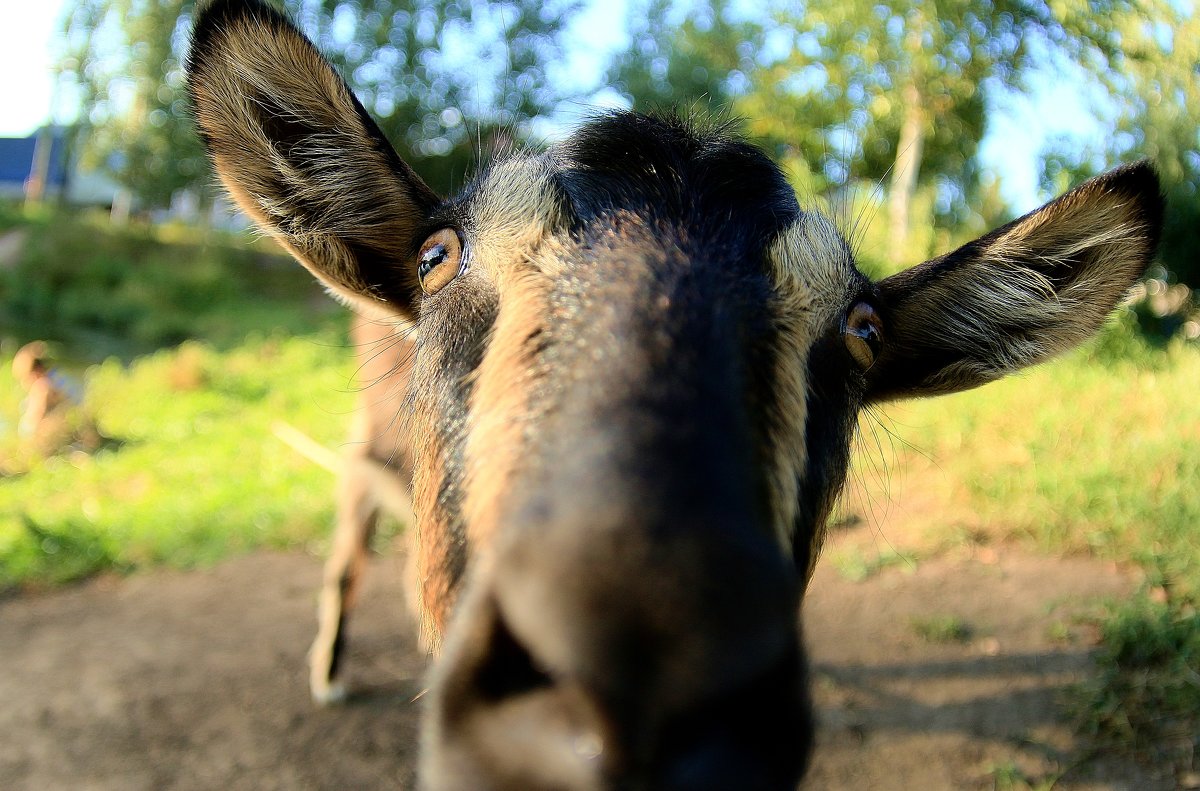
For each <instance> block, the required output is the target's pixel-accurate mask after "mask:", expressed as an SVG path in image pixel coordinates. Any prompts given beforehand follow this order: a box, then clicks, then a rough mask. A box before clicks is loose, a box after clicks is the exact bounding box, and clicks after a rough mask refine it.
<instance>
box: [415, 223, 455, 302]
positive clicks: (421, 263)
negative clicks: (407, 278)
mask: <svg viewBox="0 0 1200 791" xmlns="http://www.w3.org/2000/svg"><path fill="white" fill-rule="evenodd" d="M462 271H463V255H462V242H461V241H460V240H459V238H458V233H457V232H456V231H454V230H453V229H451V228H443V229H441V230H440V231H436V232H435V233H433V234H431V235H430V237H429V238H428V239H426V240H425V244H423V245H421V252H420V253H418V254H417V280H418V281H419V282H420V283H421V290H422V291H424V292H425V293H426V294H436V293H437V292H438V291H440V290H441V289H442V287H443V286H445V285H446V284H447V283H449V282H450V281H451V280H453V279H454V278H456V277H458V276H459V274H461V273H462Z"/></svg>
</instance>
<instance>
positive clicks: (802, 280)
mask: <svg viewBox="0 0 1200 791" xmlns="http://www.w3.org/2000/svg"><path fill="white" fill-rule="evenodd" d="M768 257H769V259H770V261H771V262H772V265H773V266H772V273H773V276H774V278H773V279H774V281H775V282H774V285H775V289H776V291H777V297H776V299H777V304H776V315H777V316H778V319H777V321H778V324H779V329H780V332H781V333H782V336H783V343H782V344H781V349H782V353H781V354H780V356H779V360H778V362H777V364H776V365H777V370H776V374H775V377H776V378H775V381H776V386H777V387H778V388H779V390H778V392H777V400H778V403H779V414H778V415H776V416H775V427H776V431H777V436H776V437H775V449H776V450H775V464H774V468H773V470H772V483H773V484H774V486H773V487H772V504H773V508H772V511H773V516H774V524H775V529H776V534H777V535H778V538H779V542H780V545H781V546H782V547H785V548H786V549H787V550H788V551H789V552H790V551H791V547H792V543H793V541H794V540H795V536H794V535H793V531H794V526H795V523H796V512H797V505H798V497H799V486H800V483H801V482H802V481H803V477H804V469H805V465H806V464H807V462H808V456H807V447H806V445H805V441H804V426H805V420H806V418H807V415H808V386H809V383H808V354H809V349H810V348H811V346H812V343H813V340H814V337H815V334H816V332H817V330H818V328H820V327H822V326H824V324H825V323H827V322H828V321H829V320H830V317H831V316H833V315H835V314H836V313H838V312H839V311H842V310H845V307H846V302H847V299H848V296H849V295H848V293H847V292H848V280H847V273H848V272H850V271H852V269H853V266H854V264H853V261H852V259H851V257H850V252H849V250H848V249H847V247H846V242H845V240H844V239H843V238H842V236H841V234H840V233H838V231H837V228H836V227H835V226H834V225H833V223H832V222H830V221H829V220H828V219H827V218H825V217H823V216H822V215H820V214H804V215H801V217H800V218H799V219H798V220H797V221H796V222H795V223H793V224H792V225H791V226H790V227H789V228H787V229H786V230H785V231H784V232H783V233H782V234H780V236H779V238H778V239H776V241H775V243H774V244H773V245H772V246H771V250H770V252H769V256H768ZM823 542H824V532H823V531H821V532H818V533H817V534H815V535H814V536H813V537H812V542H811V546H810V551H809V559H810V561H809V569H807V570H806V572H805V576H806V577H809V576H811V574H812V568H813V566H814V565H815V563H816V559H817V556H818V554H819V552H820V547H821V545H822V543H823Z"/></svg>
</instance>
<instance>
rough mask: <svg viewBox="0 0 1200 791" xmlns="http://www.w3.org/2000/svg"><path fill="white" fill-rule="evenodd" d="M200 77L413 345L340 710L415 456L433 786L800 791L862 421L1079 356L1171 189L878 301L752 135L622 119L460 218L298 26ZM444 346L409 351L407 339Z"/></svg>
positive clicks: (245, 144)
mask: <svg viewBox="0 0 1200 791" xmlns="http://www.w3.org/2000/svg"><path fill="white" fill-rule="evenodd" d="M189 72H190V77H189V85H190V89H191V92H192V95H193V98H194V100H195V102H196V106H197V119H198V122H199V125H200V127H201V130H202V133H203V135H204V138H205V140H206V142H207V144H208V146H209V150H210V152H211V154H212V157H213V160H214V163H215V165H216V167H217V171H218V173H219V174H220V176H221V178H222V180H223V182H224V183H225V184H226V186H227V188H228V189H229V191H230V193H231V194H232V195H233V196H234V198H235V199H236V200H237V201H238V202H239V204H240V205H242V207H243V208H244V209H245V210H246V211H247V212H248V213H249V214H250V215H251V216H252V217H254V218H255V220H256V221H257V222H259V223H260V225H262V226H263V227H264V228H266V229H267V230H268V231H270V232H272V233H275V234H276V235H277V236H279V237H280V238H281V240H282V241H283V242H284V244H285V245H286V246H288V248H289V249H290V250H292V252H293V253H294V254H295V255H296V257H297V258H298V259H299V260H300V261H301V263H303V264H304V265H305V266H306V267H308V268H309V269H310V270H311V271H313V272H314V274H316V275H317V277H319V278H320V279H321V280H322V281H324V282H325V283H326V284H327V285H328V286H329V287H330V289H331V291H333V292H334V293H335V295H337V296H339V298H341V299H343V300H344V301H347V302H350V303H351V304H354V305H355V306H357V307H358V308H360V309H361V310H363V311H365V312H367V314H368V315H370V316H372V317H375V318H377V319H382V320H383V321H385V322H390V323H391V325H393V326H394V328H393V326H389V325H387V324H374V325H372V324H368V323H363V322H360V323H358V324H357V325H356V333H362V332H366V331H373V332H375V340H374V341H371V342H367V344H366V345H365V346H364V347H363V348H364V349H365V350H367V351H366V352H365V353H364V357H363V359H364V361H365V363H364V375H365V378H367V379H371V378H377V379H379V380H380V384H379V385H376V388H380V387H382V389H383V391H386V392H385V395H386V396H387V397H386V398H375V395H374V394H375V393H379V392H380V390H379V389H375V390H374V391H372V390H371V389H368V390H367V391H366V392H367V395H366V397H365V401H364V402H365V404H366V407H365V414H364V417H363V418H362V419H361V420H360V424H359V427H358V429H356V434H357V436H358V438H359V439H360V440H363V445H362V446H360V447H359V449H358V450H357V451H356V452H357V453H359V454H361V455H362V456H363V457H364V458H365V459H367V460H368V461H369V462H370V465H368V466H366V467H364V466H362V465H359V466H358V467H355V466H354V465H348V466H347V468H346V469H347V477H346V479H345V480H344V481H343V486H342V504H341V506H340V507H339V512H340V516H339V528H338V530H339V537H338V538H337V539H336V540H335V551H334V556H333V558H331V560H330V564H329V566H327V571H326V580H325V593H324V594H323V614H322V627H321V634H320V635H319V636H318V640H317V643H316V644H314V650H313V656H314V660H313V689H314V694H315V695H316V696H317V697H318V698H324V699H327V698H328V697H331V695H330V694H329V692H330V688H329V686H328V684H329V682H330V681H331V677H330V676H331V673H332V669H333V666H334V665H335V664H336V656H337V652H336V647H337V645H338V644H339V639H340V636H341V635H342V632H341V631H340V630H341V626H342V622H343V621H344V619H345V615H346V613H347V611H348V607H349V606H350V605H351V604H352V602H353V598H354V592H355V587H356V584H357V578H358V569H359V567H360V566H361V557H362V552H363V551H364V547H365V540H366V537H367V536H369V532H370V524H371V523H372V521H373V519H374V516H375V514H376V512H377V510H378V507H379V503H380V501H381V498H380V497H379V494H378V492H377V491H375V490H373V488H372V486H371V485H367V484H364V482H363V480H365V479H363V480H359V479H357V478H356V477H355V475H356V474H360V473H361V474H364V475H366V476H367V477H368V478H369V477H370V476H372V475H376V474H377V473H378V471H379V469H380V467H381V465H387V464H388V462H391V461H394V460H395V459H402V460H403V462H402V464H401V465H400V466H401V469H403V470H405V471H407V469H408V465H409V464H411V470H412V476H411V477H412V505H413V511H414V514H415V525H414V528H415V529H414V531H413V535H414V540H415V542H416V547H415V549H414V557H415V559H416V577H417V578H418V579H417V582H416V585H415V586H414V587H415V591H416V597H417V610H418V616H419V618H420V621H421V632H422V636H423V639H424V641H425V642H426V644H427V645H428V646H429V647H430V649H431V650H433V651H436V652H439V653H440V654H441V659H440V660H439V663H438V667H437V669H436V671H435V673H434V676H433V678H432V681H431V694H430V695H429V698H428V700H429V703H428V706H429V709H428V716H427V719H426V725H425V744H424V752H423V758H422V767H423V777H424V779H423V782H424V783H425V784H426V787H428V788H430V789H457V788H475V787H479V788H484V787H486V788H496V789H540V788H570V789H585V788H605V789H609V788H625V787H663V786H665V785H666V784H667V780H666V778H668V777H672V778H674V777H677V776H692V777H694V776H695V773H696V772H697V771H698V770H697V769H696V768H695V767H696V766H703V767H707V768H706V769H705V770H704V773H703V774H704V777H705V778H706V780H705V782H707V783H708V784H709V785H706V786H704V787H706V788H707V787H713V786H712V784H713V783H716V784H717V786H720V785H721V783H722V782H724V783H726V785H728V783H730V782H733V781H732V780H730V779H729V778H734V777H736V778H738V782H739V783H750V784H751V786H753V787H754V788H760V787H761V788H782V787H785V786H786V784H787V783H789V782H793V781H794V780H795V779H796V777H797V776H798V775H799V774H800V773H801V772H802V771H803V768H804V765H805V761H806V759H807V750H808V747H807V745H808V743H809V740H810V739H811V724H810V721H809V712H808V706H807V698H806V693H805V691H804V683H805V678H806V677H805V667H804V660H803V649H802V646H801V645H800V644H799V641H798V639H797V637H796V633H795V632H796V624H795V605H796V597H797V596H799V595H800V594H801V593H802V591H803V589H804V587H805V585H806V584H807V580H808V579H809V577H810V576H811V571H812V567H813V564H814V563H815V559H816V557H817V556H818V554H819V551H820V547H821V544H822V542H823V539H824V535H825V521H826V518H827V516H828V512H829V509H830V506H831V504H832V502H833V500H834V498H835V497H836V496H837V493H838V491H839V489H840V487H841V484H842V481H843V479H844V476H845V472H846V466H847V456H848V452H849V442H850V435H851V432H852V430H853V429H852V427H853V425H854V416H855V414H856V412H857V410H858V409H859V408H860V407H862V406H863V405H865V404H869V403H871V402H874V401H880V400H884V399H888V398H898V397H911V396H922V395H933V394H938V393H942V392H949V391H952V390H958V389H964V388H967V387H973V386H976V385H978V384H982V383H984V382H986V381H989V380H991V379H994V378H997V377H999V376H1002V375H1004V374H1006V373H1008V372H1010V371H1013V370H1016V369H1018V368H1021V367H1024V366H1026V365H1030V364H1033V363H1035V362H1039V361H1041V360H1043V359H1045V358H1047V357H1049V356H1051V355H1053V354H1056V353H1058V352H1061V351H1063V350H1064V349H1066V348H1069V347H1071V346H1073V345H1075V344H1077V343H1078V342H1079V341H1080V340H1082V339H1083V338H1085V337H1087V336H1088V335H1090V334H1091V333H1092V332H1094V331H1095V329H1096V328H1097V327H1098V326H1099V324H1100V323H1101V322H1102V321H1103V319H1104V317H1105V316H1106V315H1107V314H1108V313H1109V311H1111V309H1112V308H1113V306H1114V305H1115V304H1116V302H1117V301H1118V300H1119V299H1120V297H1121V295H1122V294H1123V293H1124V291H1125V289H1126V288H1128V286H1129V285H1130V283H1131V282H1132V281H1133V280H1134V279H1135V278H1136V277H1137V276H1138V275H1139V273H1140V272H1141V271H1143V269H1144V268H1145V266H1146V264H1147V261H1148V259H1149V257H1150V256H1151V254H1152V252H1153V248H1154V242H1155V238H1156V236H1157V233H1158V223H1159V213H1160V212H1161V206H1160V205H1159V203H1158V197H1157V181H1156V179H1155V177H1154V175H1153V173H1152V172H1151V171H1150V170H1149V168H1147V167H1145V166H1133V167H1129V168H1125V169H1122V170H1118V171H1115V172H1114V173H1112V174H1109V175H1107V176H1104V177H1100V178H1099V179H1096V180H1093V181H1091V182H1088V183H1086V184H1085V185H1083V186H1082V187H1080V188H1078V189H1076V190H1074V191H1072V192H1071V193H1069V194H1068V195H1066V196H1064V197H1063V198H1061V199H1059V200H1058V201H1055V202H1053V203H1050V204H1048V205H1047V206H1045V207H1043V208H1042V209H1039V210H1038V211H1036V212H1033V213H1031V214H1030V215H1028V216H1026V217H1024V218H1021V219H1019V220H1017V221H1014V222H1013V223H1010V224H1009V225H1007V226H1005V227H1004V228H1001V229H998V230H997V231H995V232H993V233H992V234H989V235H987V236H985V237H983V238H981V239H979V240H977V241H975V242H972V243H970V244H968V245H965V246H964V247H962V248H960V249H959V250H956V251H954V252H952V253H949V254H947V255H945V256H942V257H940V258H937V259H934V260H932V261H929V262H926V263H925V264H922V265H920V266H918V267H915V268H913V269H911V270H909V271H907V272H903V273H900V274H899V275H896V276H893V277H890V278H887V279H885V280H883V281H881V282H879V283H876V284H872V283H870V282H869V281H867V279H866V278H865V277H863V276H862V275H861V274H860V273H859V272H858V271H857V269H856V268H855V266H854V262H853V257H852V255H851V252H850V248H849V245H848V244H847V243H846V241H845V240H844V239H843V238H842V237H841V235H840V234H839V233H838V232H837V230H836V228H835V227H834V226H833V224H832V223H830V222H829V221H828V220H826V219H824V218H822V217H820V216H819V215H817V214H815V213H804V212H801V211H800V210H799V209H798V207H796V206H795V199H794V196H792V195H791V194H790V191H789V192H788V194H787V195H782V194H780V192H779V190H780V186H779V185H780V184H782V176H781V175H780V174H779V172H778V170H777V169H776V168H774V166H773V165H770V164H769V163H767V162H766V160H765V158H764V157H762V156H761V154H757V153H753V152H751V151H749V150H748V147H746V146H743V145H741V144H739V143H737V142H736V141H732V140H731V139H730V138H728V137H727V136H724V135H723V133H722V132H720V131H716V132H712V131H710V132H704V131H696V130H693V129H689V128H686V127H685V126H683V125H681V124H678V123H672V122H670V121H661V120H656V119H652V118H647V117H642V116H636V115H632V114H630V115H625V116H611V117H609V118H608V119H601V120H600V121H597V122H596V124H595V125H594V126H593V127H590V128H589V130H585V133H581V134H580V135H578V136H576V137H573V138H572V139H571V140H569V141H567V142H565V143H564V144H562V145H561V146H559V147H556V148H555V149H554V150H553V151H552V152H551V153H549V154H547V155H544V156H543V155H536V154H520V155H514V156H511V157H509V158H507V159H505V160H504V161H502V162H499V163H497V164H495V165H494V166H493V167H492V168H491V169H490V170H489V171H487V172H486V173H485V174H484V175H483V176H482V177H481V179H480V181H479V182H478V184H476V185H475V187H474V188H473V189H472V190H470V191H469V192H468V193H467V194H466V195H465V196H463V197H462V198H460V199H459V200H457V201H453V202H448V203H439V202H438V200H437V199H436V198H435V197H434V196H433V195H432V193H431V192H429V190H428V189H427V188H426V187H425V186H424V185H423V184H421V182H420V181H419V179H417V178H416V176H415V175H414V174H413V173H412V171H411V170H410V169H409V168H408V166H407V165H404V164H403V163H402V162H400V160H399V159H398V158H396V157H395V155H394V153H392V152H391V149H390V147H389V146H388V145H387V142H386V141H384V140H383V139H382V136H381V135H379V134H378V130H377V129H376V128H375V127H374V124H373V122H371V121H370V119H369V117H367V115H366V114H365V112H364V111H363V110H362V108H361V106H359V105H358V103H357V102H356V101H355V100H354V98H353V96H352V95H351V94H350V92H349V90H348V89H347V88H346V87H345V84H344V83H343V82H342V81H341V80H340V79H339V78H338V77H337V76H336V74H335V73H334V72H333V70H332V68H330V67H329V66H328V65H327V64H326V63H325V62H324V61H322V60H321V59H320V57H319V55H318V54H317V53H316V51H315V49H313V48H312V46H311V45H310V44H308V43H307V42H306V41H305V40H304V39H303V38H302V37H301V36H300V35H299V34H298V33H297V32H295V31H294V30H293V29H292V28H291V27H290V26H289V24H288V23H287V22H286V21H285V20H283V19H282V17H280V16H278V15H277V14H275V13H274V12H271V11H268V10H267V9H266V8H265V7H262V6H259V5H257V4H255V3H251V4H249V5H246V4H245V3H237V2H234V0H214V2H213V3H212V4H211V5H210V6H209V9H208V11H206V16H203V17H202V18H201V21H200V23H199V25H198V32H197V37H196V43H195V45H194V48H193V53H192V56H191V58H190V60H189ZM637 130H645V131H644V132H643V137H641V138H638V137H636V136H632V137H631V135H632V133H633V132H635V131H637ZM722 158H724V159H722ZM746 173H753V174H755V179H757V180H754V182H753V183H752V184H750V183H742V184H739V183H734V182H737V181H738V179H739V178H743V177H744V176H745V174H746ZM693 185H700V186H699V187H694V190H695V191H693V192H689V191H688V190H689V189H693ZM752 201H762V203H761V204H760V203H754V204H750V203H748V202H752ZM748 205H753V206H758V207H759V208H758V209H755V210H750V209H747V208H746V207H747V206H748ZM447 230H449V231H452V232H454V233H456V234H459V236H460V239H461V240H462V241H463V244H464V246H463V260H464V262H465V266H464V268H463V270H462V272H461V274H459V275H458V276H457V277H456V278H454V279H453V280H452V281H450V282H449V283H447V284H445V285H444V287H442V288H439V289H437V290H436V293H432V294H427V295H423V294H422V293H421V292H420V290H419V287H418V283H417V268H418V267H417V260H416V253H417V250H418V249H419V248H420V247H421V244H422V241H423V240H424V238H425V236H426V235H428V234H429V233H433V232H442V233H445V232H447ZM860 303H862V304H866V305H868V306H869V307H870V308H871V309H872V310H873V311H876V312H877V313H876V314H877V316H878V317H879V322H880V328H881V329H880V333H881V337H878V338H874V339H873V340H872V343H875V344H876V346H874V347H872V348H873V349H874V351H873V352H871V353H870V354H869V355H868V356H867V357H865V358H864V357H863V355H862V353H861V348H860V347H859V346H854V347H853V348H854V349H855V353H854V354H853V355H852V354H851V353H850V351H849V349H850V347H849V346H848V345H847V344H849V343H851V341H855V338H858V340H857V341H855V342H856V343H864V342H865V341H862V339H861V338H860V337H859V336H853V337H851V336H850V335H847V330H846V325H845V322H847V321H848V317H849V316H851V315H854V314H853V308H854V306H855V305H858V304H860ZM414 329H415V335H412V342H411V346H408V345H406V344H407V341H405V342H404V343H397V342H396V341H395V338H396V337H398V336H396V335H393V334H392V333H394V332H399V333H401V334H405V333H408V332H410V331H413V330H414ZM405 337H408V336H407V335H406V336H405ZM379 343H383V344H384V350H385V351H384V353H383V354H380V355H379V356H377V357H374V358H372V357H371V356H370V354H371V351H372V350H373V349H374V348H378V344H379ZM400 350H403V351H404V354H405V360H404V362H403V363H401V362H400V361H399V360H398V359H393V358H392V355H393V354H395V353H398V352H399V351H400ZM376 366H379V368H378V370H375V367H376ZM398 390H403V391H404V393H405V394H404V395H403V396H395V397H393V395H392V394H393V393H394V392H395V391H398ZM401 413H402V414H403V419H402V421H397V420H396V416H397V415H398V414H401ZM353 470H358V473H355V472H353ZM402 477H403V476H402ZM580 744H586V745H598V746H597V747H596V749H595V750H592V749H591V748H590V747H589V749H587V750H583V751H580V750H579V748H578V745H580ZM714 756H716V757H714ZM709 761H717V763H715V764H710V763H707V762H709ZM722 762H725V763H722ZM679 773H682V775H680V774H679ZM751 775H753V776H755V777H759V778H760V780H757V781H750V780H747V779H746V778H747V777H749V776H751ZM714 778H717V779H714ZM719 778H726V780H724V781H723V780H721V779H719ZM671 782H675V781H674V780H672V781H671ZM751 786H747V787H751ZM671 787H675V786H671ZM686 787H688V788H691V787H693V786H691V785H688V786H686Z"/></svg>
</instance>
